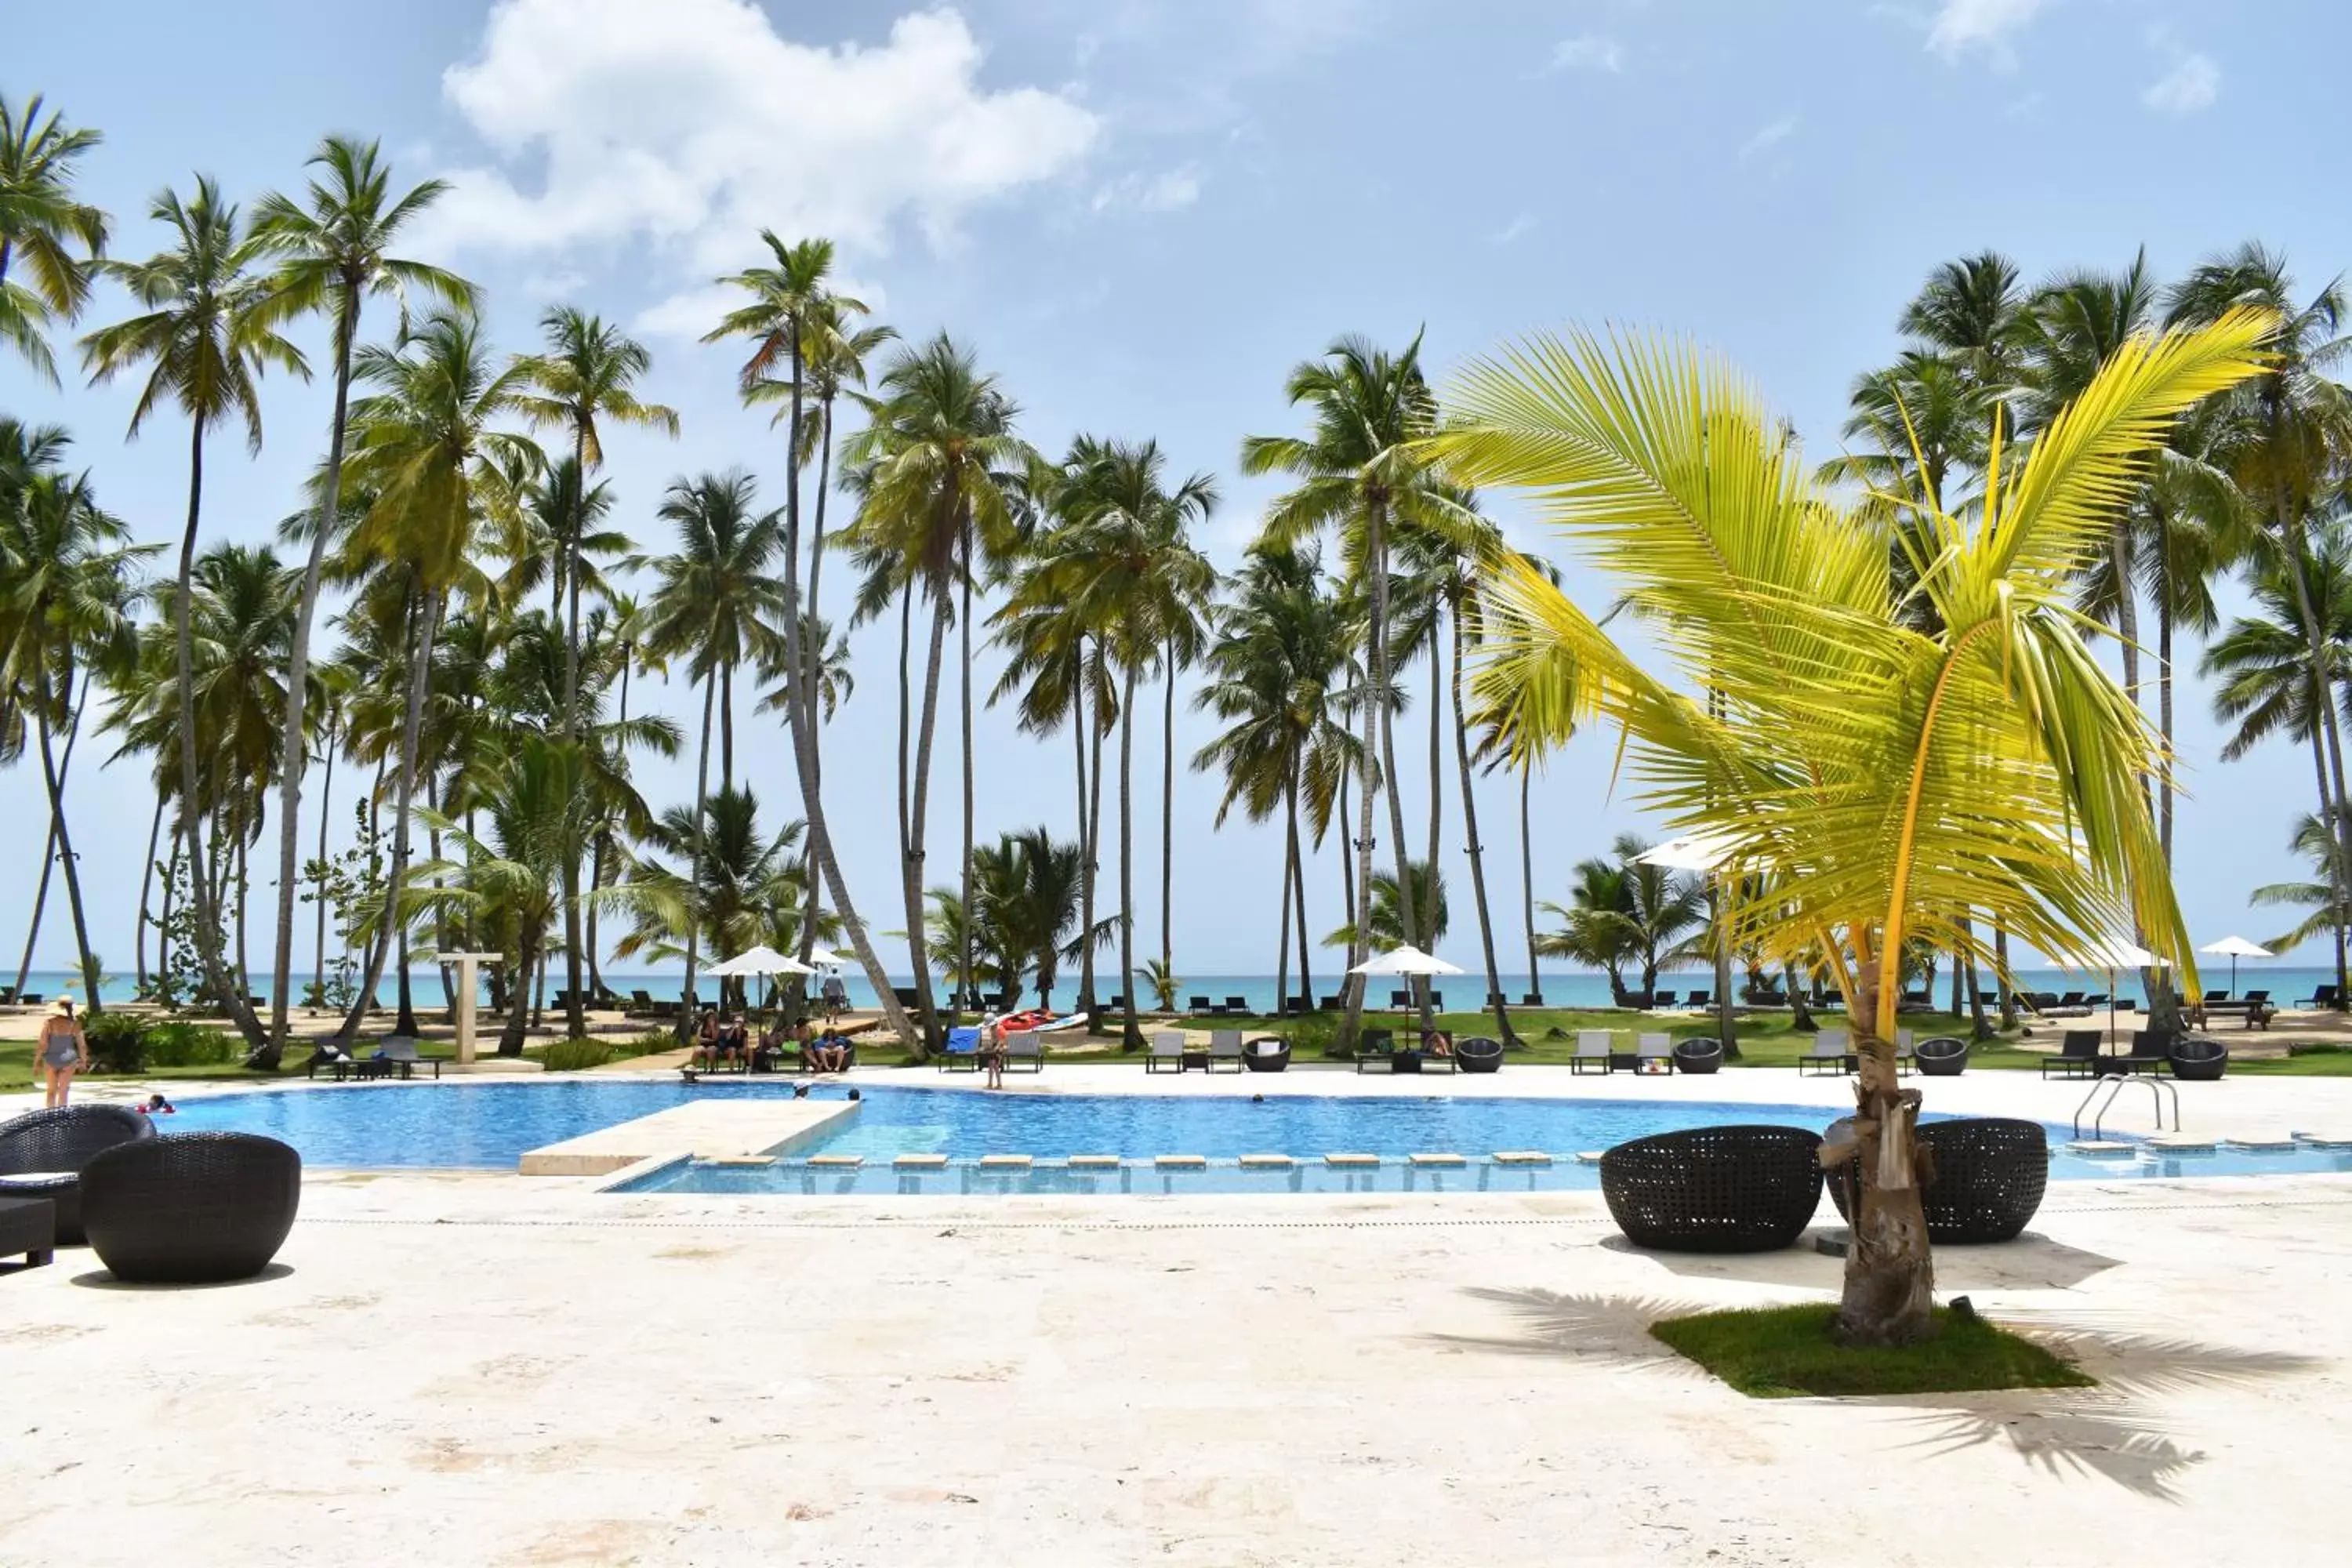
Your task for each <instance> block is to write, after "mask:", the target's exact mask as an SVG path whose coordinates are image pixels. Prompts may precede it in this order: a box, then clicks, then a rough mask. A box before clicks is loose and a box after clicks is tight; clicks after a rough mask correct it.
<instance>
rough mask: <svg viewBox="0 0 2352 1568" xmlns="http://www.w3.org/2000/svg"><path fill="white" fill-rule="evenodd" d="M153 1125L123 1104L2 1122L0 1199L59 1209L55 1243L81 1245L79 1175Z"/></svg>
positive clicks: (150, 1133) (149, 1133)
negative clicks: (46, 1203) (33, 1201)
mask: <svg viewBox="0 0 2352 1568" xmlns="http://www.w3.org/2000/svg"><path fill="white" fill-rule="evenodd" d="M154 1136H155V1125H154V1123H152V1122H151V1121H148V1120H147V1119H146V1118H145V1117H143V1116H142V1115H140V1114H139V1113H138V1112H137V1111H135V1110H131V1109H129V1108H128V1107H125V1106H121V1105H68V1106H64V1107H61V1108H60V1109H58V1110H30V1111H26V1113H25V1114H24V1115H22V1116H19V1117H16V1118H15V1119H14V1120H13V1121H0V1197H9V1198H47V1199H48V1200H49V1201H50V1202H51V1203H53V1204H55V1205H57V1211H58V1215H57V1227H58V1245H60V1246H64V1247H79V1246H80V1245H81V1239H82V1226H81V1172H82V1169H83V1167H85V1166H87V1165H88V1164H89V1163H90V1162H91V1161H92V1160H95V1159H96V1158H98V1156H99V1155H100V1154H102V1153H104V1152H106V1151H107V1150H109V1149H111V1148H113V1147H114V1146H115V1145H116V1144H118V1143H134V1142H145V1141H147V1140H149V1139H152V1138H153V1137H154Z"/></svg>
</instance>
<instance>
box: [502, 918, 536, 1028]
mask: <svg viewBox="0 0 2352 1568" xmlns="http://www.w3.org/2000/svg"><path fill="white" fill-rule="evenodd" d="M519 947H520V951H519V952H517V953H516V954H515V980H514V984H513V985H512V986H511V987H510V988H509V992H508V994H507V1021H506V1023H505V1025H504V1026H501V1027H500V1028H499V1055H500V1056H502V1057H519V1056H520V1055H522V1041H523V1035H524V1032H525V1031H526V1030H528V1029H529V1028H530V975H531V971H532V970H533V969H534V968H535V967H537V965H538V963H539V954H538V953H536V952H533V951H531V942H530V937H529V936H527V935H526V936H525V937H523V939H522V940H521V942H520V944H519Z"/></svg>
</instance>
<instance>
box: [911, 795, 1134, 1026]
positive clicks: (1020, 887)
mask: <svg viewBox="0 0 2352 1568" xmlns="http://www.w3.org/2000/svg"><path fill="white" fill-rule="evenodd" d="M1079 857H1080V851H1079V848H1078V846H1077V845H1076V844H1075V843H1062V842H1057V841H1056V840H1055V838H1054V837H1053V835H1052V834H1051V833H1050V832H1049V831H1048V830H1047V829H1045V828H1044V827H1034V828H1030V829H1028V830H1027V831H1025V832H1022V833H1007V834H1003V835H1001V836H1000V837H999V838H998V840H997V842H996V843H995V844H994V845H993V846H988V845H983V846H982V847H981V849H980V852H979V854H978V855H977V856H976V857H975V858H974V861H975V863H974V868H973V884H972V886H973V890H974V892H975V893H976V895H977V898H976V900H975V902H974V904H973V906H972V909H971V921H970V922H969V923H970V924H971V941H972V942H973V944H974V945H975V946H976V947H978V948H980V949H981V950H982V951H983V952H987V953H988V954H989V955H990V956H992V958H994V959H995V960H996V963H995V966H994V967H995V971H996V973H995V975H994V979H995V980H996V981H997V983H998V985H999V988H1000V989H1002V990H1003V991H1004V992H1006V993H1007V994H1010V995H1011V996H1012V997H1013V999H1014V1000H1016V1001H1017V1000H1018V999H1019V996H1020V993H1021V990H1022V979H1023V977H1024V975H1026V974H1028V973H1031V972H1032V971H1033V970H1034V972H1035V973H1036V976H1037V1000H1038V1005H1040V1006H1045V1005H1050V1003H1051V998H1052V996H1053V994H1054V980H1055V974H1056V973H1059V970H1060V965H1061V963H1062V960H1063V959H1064V958H1066V957H1076V955H1077V954H1078V953H1079V952H1082V951H1084V950H1085V949H1086V948H1087V947H1088V946H1099V945H1101V944H1102V943H1103V942H1108V940H1109V939H1110V935H1111V931H1110V928H1109V925H1108V922H1105V923H1104V924H1103V925H1102V926H1100V927H1097V928H1096V929H1094V930H1093V931H1092V932H1091V934H1089V933H1088V931H1087V928H1086V927H1084V926H1083V925H1082V923H1081V921H1080V918H1079V909H1078V900H1079V883H1080V880H1081V878H1082V875H1083V867H1082V865H1081V862H1080V858H1079ZM951 896H952V895H950V897H951ZM959 938H961V933H959Z"/></svg>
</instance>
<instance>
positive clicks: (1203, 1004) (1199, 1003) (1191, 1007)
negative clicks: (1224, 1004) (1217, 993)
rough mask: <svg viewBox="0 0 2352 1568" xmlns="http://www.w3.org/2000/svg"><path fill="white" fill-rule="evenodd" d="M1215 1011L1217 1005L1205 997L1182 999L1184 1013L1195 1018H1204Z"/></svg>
mask: <svg viewBox="0 0 2352 1568" xmlns="http://www.w3.org/2000/svg"><path fill="white" fill-rule="evenodd" d="M1216 1010H1217V1005H1216V1004H1215V1003H1214V1002H1212V1001H1210V1000H1209V999H1208V998H1207V997H1206V996H1188V997H1186V998H1185V999H1184V1011H1186V1012H1187V1013H1190V1014H1192V1016H1194V1017H1195V1018H1199V1017H1204V1016H1208V1015H1210V1014H1213V1013H1214V1012H1215V1011H1216Z"/></svg>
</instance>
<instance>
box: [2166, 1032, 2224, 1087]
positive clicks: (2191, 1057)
mask: <svg viewBox="0 0 2352 1568" xmlns="http://www.w3.org/2000/svg"><path fill="white" fill-rule="evenodd" d="M2229 1070H2230V1047H2227V1046H2225V1045H2223V1044H2222V1043H2221V1041H2219V1040H2208V1039H2203V1038H2200V1037H2190V1038H2189V1039H2185V1040H2175V1041H2174V1042H2173V1043H2172V1076H2173V1077H2175V1078H2177V1079H2187V1080H2188V1081H2189V1082H2190V1083H2211V1082H2213V1081H2214V1080H2216V1079H2219V1078H2220V1077H2221V1075H2222V1074H2223V1073H2225V1072H2227V1071H2229Z"/></svg>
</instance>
